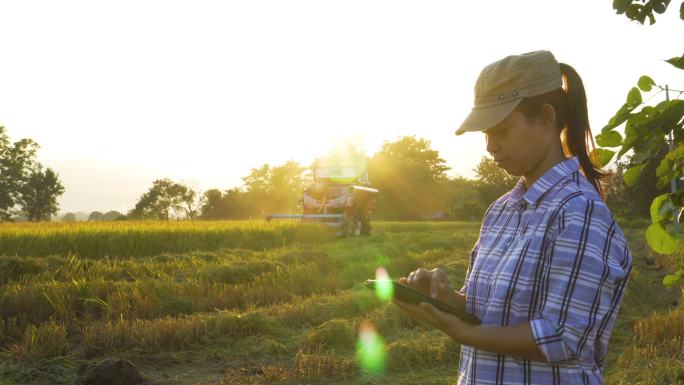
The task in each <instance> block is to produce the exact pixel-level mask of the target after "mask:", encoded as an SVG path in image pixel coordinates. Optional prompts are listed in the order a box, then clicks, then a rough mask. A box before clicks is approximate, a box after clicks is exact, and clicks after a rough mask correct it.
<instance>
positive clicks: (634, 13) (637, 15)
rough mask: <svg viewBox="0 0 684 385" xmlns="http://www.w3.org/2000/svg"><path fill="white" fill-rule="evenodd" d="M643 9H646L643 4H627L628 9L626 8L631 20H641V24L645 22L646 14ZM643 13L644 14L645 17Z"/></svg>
mask: <svg viewBox="0 0 684 385" xmlns="http://www.w3.org/2000/svg"><path fill="white" fill-rule="evenodd" d="M642 9H644V6H643V5H641V4H630V5H628V6H627V9H625V12H626V13H627V17H628V18H629V19H630V20H639V22H640V23H641V24H644V20H645V19H646V14H645V13H642V12H641V10H642ZM641 15H643V17H642V16H641Z"/></svg>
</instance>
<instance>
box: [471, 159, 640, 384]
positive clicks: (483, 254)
mask: <svg viewBox="0 0 684 385" xmlns="http://www.w3.org/2000/svg"><path fill="white" fill-rule="evenodd" d="M631 268H632V255H631V253H630V251H629V249H628V247H627V242H626V240H625V236H624V234H623V232H622V230H621V229H620V227H619V226H618V225H617V223H616V222H615V220H614V219H613V217H612V215H611V213H610V211H609V210H608V208H607V207H606V205H605V204H604V203H603V200H602V199H601V197H600V196H599V195H598V193H597V192H596V190H595V189H594V187H593V186H592V185H591V184H590V183H589V181H588V180H587V179H586V177H585V176H584V175H583V174H581V173H580V172H579V162H578V160H577V158H576V157H572V158H569V159H566V160H564V161H562V162H560V163H558V164H556V165H555V166H553V167H552V168H551V169H549V170H548V171H547V172H546V173H545V174H544V175H543V176H542V177H541V178H539V179H538V180H537V181H536V182H535V183H534V184H533V185H532V186H531V187H530V188H529V190H527V191H526V188H525V184H524V181H523V179H522V178H520V180H519V181H518V183H517V185H516V186H515V187H514V188H513V189H512V190H511V191H509V192H508V193H506V194H505V195H503V196H502V197H501V198H499V199H497V201H496V202H494V203H493V204H492V205H491V206H490V207H489V209H488V210H487V213H486V214H485V216H484V220H483V222H482V228H481V230H480V236H479V239H478V240H477V242H476V244H475V247H474V248H473V250H472V252H471V254H470V266H469V268H468V271H467V273H466V280H465V284H464V286H463V289H461V293H463V294H466V311H468V312H469V313H471V314H473V315H475V316H476V317H477V318H479V319H480V320H482V324H483V325H491V326H507V325H516V324H520V323H530V324H531V329H532V334H533V335H534V341H535V342H536V344H537V346H539V349H540V350H541V352H542V353H543V354H544V356H546V358H547V361H548V362H543V361H535V360H530V359H523V358H519V357H514V356H508V355H504V354H497V353H492V352H488V351H484V350H481V349H477V348H474V347H471V346H465V345H463V346H462V347H461V357H460V364H459V379H458V383H459V384H464V385H470V384H488V385H492V384H497V385H499V384H501V385H503V384H511V385H513V384H515V385H518V384H539V385H556V384H558V385H560V384H603V360H604V359H605V357H606V351H607V349H608V339H609V337H610V333H611V330H612V329H613V326H614V325H615V319H616V317H617V314H618V311H619V309H620V304H621V302H622V297H623V294H624V291H625V284H626V282H627V277H628V276H629V273H630V271H631Z"/></svg>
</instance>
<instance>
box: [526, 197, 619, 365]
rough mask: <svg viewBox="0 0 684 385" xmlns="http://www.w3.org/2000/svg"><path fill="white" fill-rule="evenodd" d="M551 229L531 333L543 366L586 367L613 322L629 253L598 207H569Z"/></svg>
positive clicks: (588, 204)
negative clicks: (582, 363)
mask: <svg viewBox="0 0 684 385" xmlns="http://www.w3.org/2000/svg"><path fill="white" fill-rule="evenodd" d="M554 226H557V230H556V231H557V236H556V237H555V239H554V240H553V241H551V242H550V243H549V246H548V247H547V248H546V250H545V251H544V253H543V254H542V259H541V261H540V264H541V265H540V268H541V270H540V272H541V274H540V276H541V280H540V284H541V287H540V288H541V289H540V290H539V295H538V298H537V299H536V303H535V304H536V309H535V312H534V317H533V319H532V320H531V321H530V322H531V325H530V326H531V329H532V334H533V336H534V341H535V343H536V344H537V346H538V347H539V349H540V350H541V352H542V353H543V354H544V356H545V357H546V358H547V361H548V362H553V363H558V362H563V361H574V360H581V361H585V360H586V361H589V362H592V361H593V360H594V345H595V343H594V342H595V340H596V338H597V334H598V335H602V334H605V330H602V329H603V328H605V327H606V325H613V324H614V320H615V317H617V313H618V310H619V307H620V303H621V301H622V295H623V293H624V288H625V284H626V281H627V277H628V276H629V272H630V270H631V264H632V262H631V254H630V252H629V249H628V247H627V244H626V241H625V238H624V234H623V233H622V230H620V228H619V227H618V226H617V224H616V223H615V220H614V219H613V217H612V215H611V214H610V211H609V210H608V208H607V207H606V206H605V205H604V204H603V203H602V202H596V201H592V200H586V199H582V200H581V201H579V202H574V203H571V204H570V203H569V204H568V206H567V207H566V208H565V209H563V210H562V211H561V212H560V213H559V215H558V216H557V219H556V220H555V221H554ZM609 333H610V330H608V334H609Z"/></svg>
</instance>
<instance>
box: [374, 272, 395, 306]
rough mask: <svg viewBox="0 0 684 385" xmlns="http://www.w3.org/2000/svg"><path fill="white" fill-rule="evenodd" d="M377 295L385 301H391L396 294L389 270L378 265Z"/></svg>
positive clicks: (376, 273) (376, 274)
mask: <svg viewBox="0 0 684 385" xmlns="http://www.w3.org/2000/svg"><path fill="white" fill-rule="evenodd" d="M375 279H376V281H377V282H375V295H376V296H378V299H380V301H383V302H389V301H391V300H392V296H393V295H394V287H393V286H392V281H391V280H390V278H389V275H388V274H387V270H385V269H384V268H382V267H378V269H377V270H376V271H375Z"/></svg>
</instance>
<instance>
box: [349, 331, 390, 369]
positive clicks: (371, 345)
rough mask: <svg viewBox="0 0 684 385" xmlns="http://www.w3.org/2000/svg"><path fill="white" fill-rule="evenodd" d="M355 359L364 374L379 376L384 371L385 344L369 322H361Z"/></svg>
mask: <svg viewBox="0 0 684 385" xmlns="http://www.w3.org/2000/svg"><path fill="white" fill-rule="evenodd" d="M356 357H357V359H358V360H359V366H360V367H361V371H362V372H363V373H364V374H369V375H371V376H379V375H381V374H382V373H383V372H384V371H385V364H386V363H387V352H386V351H385V342H384V341H383V339H382V337H380V335H378V333H377V332H376V331H375V328H374V327H373V324H372V323H370V322H369V321H364V322H362V323H361V327H360V328H359V340H358V342H357V343H356Z"/></svg>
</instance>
